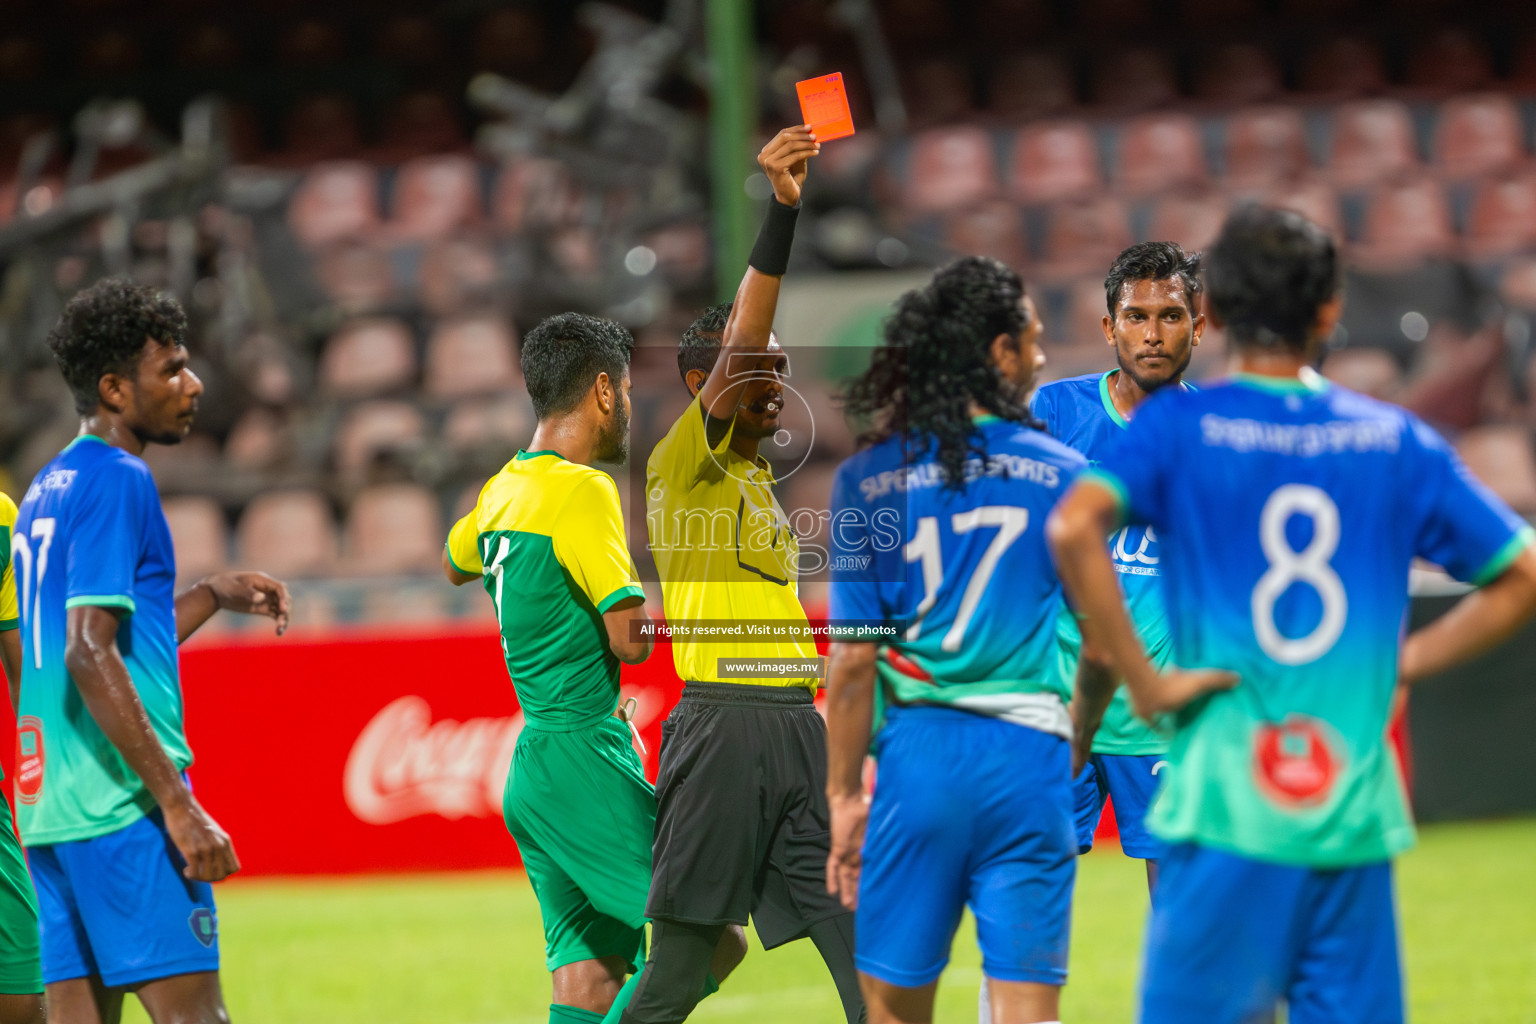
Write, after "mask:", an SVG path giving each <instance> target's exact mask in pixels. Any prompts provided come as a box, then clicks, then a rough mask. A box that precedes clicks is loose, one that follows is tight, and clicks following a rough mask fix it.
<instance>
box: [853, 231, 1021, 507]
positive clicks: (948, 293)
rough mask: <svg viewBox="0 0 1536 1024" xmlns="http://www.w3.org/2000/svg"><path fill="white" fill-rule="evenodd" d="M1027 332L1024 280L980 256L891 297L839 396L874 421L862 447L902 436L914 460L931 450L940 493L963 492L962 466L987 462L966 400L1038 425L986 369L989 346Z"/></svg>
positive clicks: (990, 366) (990, 367) (992, 368)
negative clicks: (867, 353)
mask: <svg viewBox="0 0 1536 1024" xmlns="http://www.w3.org/2000/svg"><path fill="white" fill-rule="evenodd" d="M1028 325H1029V318H1028V315H1027V314H1026V313H1025V311H1024V282H1023V280H1022V279H1021V278H1020V277H1019V275H1018V274H1016V273H1014V272H1013V271H1012V270H1010V269H1008V268H1007V267H1006V266H1004V265H1003V264H1001V263H999V262H998V261H997V260H993V259H988V258H986V257H984V256H966V257H964V258H962V259H958V260H955V261H954V262H953V263H951V264H949V265H948V266H946V267H944V268H942V269H941V270H939V271H938V272H937V273H936V274H934V275H933V280H932V281H930V282H929V283H928V284H926V285H924V286H923V287H922V288H914V289H912V290H911V291H909V292H907V293H906V294H905V295H903V296H902V297H901V298H900V299H897V300H896V311H895V312H894V313H893V314H891V317H890V319H888V320H887V321H886V322H885V336H884V338H882V339H881V342H880V345H879V347H878V348H876V349H875V351H874V353H873V354H872V356H871V358H870V364H869V369H868V370H865V371H864V373H863V375H861V376H860V377H858V378H857V379H855V380H854V381H853V382H852V383H851V384H850V385H849V386H848V389H847V391H846V392H845V394H844V396H843V404H844V408H845V409H846V411H847V412H848V413H849V414H850V415H852V416H853V417H855V418H857V419H864V420H866V421H867V422H870V423H872V424H874V426H873V428H872V429H871V430H869V431H867V432H865V433H864V434H862V435H861V436H860V438H859V441H860V443H861V444H877V443H879V442H881V441H884V440H886V439H887V438H890V437H895V436H898V435H899V436H903V437H905V439H906V441H907V451H908V455H909V456H911V457H917V456H919V455H921V454H922V452H923V451H924V450H925V449H926V448H927V446H928V445H930V444H936V445H937V459H938V462H939V464H940V465H941V466H943V467H944V475H945V481H944V484H945V487H946V488H948V489H952V490H961V489H962V488H964V487H965V483H966V477H965V463H966V460H967V459H969V458H970V457H971V456H973V455H975V456H979V457H980V458H982V459H983V460H985V459H986V458H987V449H986V438H985V437H984V435H983V434H982V433H981V431H980V430H979V429H978V428H977V426H976V424H975V422H974V421H973V420H972V418H971V403H973V402H974V403H975V404H977V405H979V406H981V407H982V408H984V409H987V410H988V411H990V412H991V413H993V414H994V415H996V416H998V417H1000V418H1002V419H1005V420H1012V421H1014V422H1015V423H1027V424H1029V425H1031V426H1038V424H1037V423H1036V422H1035V420H1034V418H1033V417H1032V416H1031V415H1030V414H1029V405H1028V404H1027V403H1026V401H1025V399H1026V395H1024V394H1021V393H1018V392H1016V391H1015V390H1014V389H1013V388H1011V387H1009V386H1008V385H1007V384H1006V383H1005V382H1004V381H1003V379H1002V378H1001V377H1000V376H999V375H998V372H997V368H996V367H995V366H994V365H993V364H992V362H991V358H992V341H993V339H995V338H996V337H997V336H998V335H999V334H1006V335H1009V336H1011V337H1015V338H1017V337H1018V336H1019V335H1020V334H1022V333H1023V332H1024V328H1025V327H1027V326H1028Z"/></svg>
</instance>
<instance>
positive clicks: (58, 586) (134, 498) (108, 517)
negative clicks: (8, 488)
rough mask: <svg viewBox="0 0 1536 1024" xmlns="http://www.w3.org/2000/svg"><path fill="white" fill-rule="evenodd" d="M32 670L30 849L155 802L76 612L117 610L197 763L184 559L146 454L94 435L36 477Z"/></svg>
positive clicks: (19, 552)
mask: <svg viewBox="0 0 1536 1024" xmlns="http://www.w3.org/2000/svg"><path fill="white" fill-rule="evenodd" d="M11 559H12V562H13V564H14V565H15V568H16V582H17V593H18V596H19V597H20V604H21V636H22V651H23V664H24V665H25V679H24V680H23V684H22V687H21V707H20V708H18V709H17V714H18V717H19V721H18V743H17V746H18V750H19V751H20V756H19V758H18V761H17V778H18V782H17V790H18V796H17V803H18V804H19V806H18V807H17V818H18V819H19V821H20V824H21V836H22V840H23V841H24V842H25V843H26V844H27V845H29V846H36V845H39V844H45V843H61V842H72V841H74V840H79V839H89V838H92V837H94V836H99V835H104V834H106V833H108V832H114V831H116V830H117V829H120V828H122V827H124V826H125V825H130V824H132V823H133V822H135V821H137V820H138V819H139V818H141V817H142V816H143V815H144V814H145V813H147V812H148V811H149V810H150V809H151V808H153V807H154V798H153V797H152V796H151V795H150V793H149V790H148V789H146V788H145V786H144V783H143V782H142V781H141V780H140V779H139V777H138V776H137V775H136V774H134V772H133V770H132V769H131V768H129V767H128V763H127V762H126V761H124V760H123V758H122V756H121V755H120V754H119V753H118V752H117V748H116V747H114V746H113V745H112V742H111V741H110V740H108V739H107V737H106V734H105V733H103V732H102V731H101V729H100V728H99V727H98V726H97V725H96V720H95V719H94V718H93V717H92V716H91V713H90V711H89V710H88V709H87V708H86V707H85V705H84V703H83V702H82V701H81V699H80V693H79V691H78V690H77V689H76V688H75V681H74V678H73V677H72V676H71V675H70V673H69V670H68V668H67V667H66V666H65V664H64V648H65V632H66V622H67V619H68V616H69V609H71V608H74V607H77V606H80V605H91V606H95V607H99V608H109V609H113V610H115V611H116V612H117V614H118V615H119V616H120V624H119V625H118V630H117V649H118V651H119V652H120V653H121V654H122V658H123V663H124V664H125V665H126V666H127V668H128V674H129V676H130V677H131V678H132V679H133V685H134V689H135V690H137V691H138V695H139V701H140V702H141V703H142V704H143V705H144V711H145V713H146V714H147V715H148V716H149V721H150V724H151V725H153V726H154V729H155V732H156V734H157V735H158V736H159V737H160V742H161V744H162V745H163V746H164V747H165V752H166V755H167V756H168V757H169V758H170V759H171V761H172V762H173V763H175V765H176V767H177V768H186V767H187V766H188V765H190V764H191V763H192V751H191V749H190V748H189V747H188V746H187V737H186V730H185V728H184V727H183V724H182V700H181V680H180V676H179V673H178V667H177V651H176V596H175V582H176V557H175V552H174V550H173V548H172V545H171V532H170V529H169V527H167V525H166V522H165V513H164V512H162V511H161V508H160V496H159V492H158V491H157V490H156V489H155V481H154V478H153V477H152V476H150V472H149V467H148V466H146V465H145V464H144V460H143V459H140V458H138V457H137V456H134V455H131V454H129V453H128V452H125V451H123V450H122V449H121V448H117V447H114V446H112V445H109V444H107V443H106V442H105V441H103V440H102V439H101V438H99V437H95V436H92V435H83V436H81V437H77V438H75V440H74V441H72V442H71V443H70V445H69V446H68V447H67V448H65V449H64V450H63V451H62V452H60V453H59V454H58V455H57V456H55V457H54V459H53V461H52V462H50V463H48V465H46V466H44V467H43V469H42V471H41V472H39V473H38V474H37V479H35V480H34V481H33V482H32V486H31V487H29V488H28V489H27V494H26V497H25V498H24V499H23V500H22V503H21V510H20V514H19V515H18V516H17V519H16V529H15V532H14V534H13V535H12V537H11Z"/></svg>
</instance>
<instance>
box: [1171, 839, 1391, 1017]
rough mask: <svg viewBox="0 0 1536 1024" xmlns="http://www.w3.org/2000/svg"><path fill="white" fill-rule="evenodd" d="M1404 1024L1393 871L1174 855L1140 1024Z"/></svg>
mask: <svg viewBox="0 0 1536 1024" xmlns="http://www.w3.org/2000/svg"><path fill="white" fill-rule="evenodd" d="M1282 1001H1283V1002H1285V1003H1286V1004H1287V1007H1288V1009H1289V1017H1288V1019H1289V1021H1290V1024H1401V1022H1402V1021H1403V1019H1404V1018H1403V976H1402V967H1401V963H1400V960H1399V954H1398V938H1397V908H1396V900H1395V899H1394V897H1393V892H1392V864H1391V862H1390V861H1380V862H1377V863H1373V864H1365V865H1361V866H1359V867H1351V868H1342V869H1336V870H1321V869H1317V868H1308V867H1297V866H1292V865H1284V864H1273V863H1269V862H1265V861H1259V860H1254V859H1252V858H1249V857H1243V856H1240V855H1238V854H1234V853H1227V852H1224V851H1221V850H1214V849H1211V848H1210V847H1204V846H1198V845H1195V844H1192V843H1181V844H1177V845H1174V846H1170V847H1169V848H1168V853H1167V855H1166V856H1164V857H1163V858H1162V860H1161V861H1160V863H1159V874H1158V879H1157V899H1156V900H1153V901H1152V916H1151V917H1150V919H1149V920H1148V922H1147V943H1146V951H1145V959H1144V962H1143V964H1142V981H1141V1022H1142V1024H1187V1022H1189V1021H1200V1022H1202V1024H1259V1022H1266V1024H1267V1022H1269V1021H1272V1020H1274V1008H1275V1005H1276V1003H1278V1002H1282Z"/></svg>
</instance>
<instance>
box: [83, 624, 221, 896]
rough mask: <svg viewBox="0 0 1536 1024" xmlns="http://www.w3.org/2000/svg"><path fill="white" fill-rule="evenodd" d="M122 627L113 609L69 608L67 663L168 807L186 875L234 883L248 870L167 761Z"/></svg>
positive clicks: (111, 737)
mask: <svg viewBox="0 0 1536 1024" xmlns="http://www.w3.org/2000/svg"><path fill="white" fill-rule="evenodd" d="M117 630H118V613H117V612H116V611H114V610H112V609H108V608H99V607H96V606H93V605H81V606H79V607H75V608H71V609H69V617H68V620H67V623H66V629H65V642H64V666H65V668H67V669H68V670H69V674H70V677H71V678H72V679H73V680H74V683H75V687H76V689H78V690H79V691H80V697H81V699H82V700H83V701H84V702H85V708H86V710H87V711H89V712H90V714H91V718H92V719H94V720H95V722H96V725H97V726H98V727H99V728H100V729H101V731H102V733H103V734H104V735H105V736H106V737H107V740H108V741H109V742H111V744H112V746H114V747H115V748H117V752H118V753H119V754H121V755H122V757H123V760H124V761H126V762H127V763H128V767H129V768H131V769H132V770H133V772H134V773H135V774H136V775H138V777H139V778H140V779H142V780H143V782H144V785H145V787H146V788H148V790H149V792H150V794H151V795H152V796H154V798H155V803H157V804H158V805H159V806H160V810H161V812H162V813H164V815H165V827H166V831H168V832H169V833H170V836H171V840H172V842H174V843H175V844H176V848H177V849H178V850H180V851H181V855H182V856H183V857H184V858H185V859H186V862H187V866H186V868H185V869H184V871H183V874H185V875H186V876H187V877H188V878H193V879H198V880H201V881H205V882H217V881H219V880H220V879H223V878H227V877H228V876H229V875H232V874H234V873H235V872H236V871H239V870H240V861H239V859H238V858H237V857H236V856H235V848H234V844H233V843H231V842H230V838H229V834H228V833H226V832H225V831H224V830H223V829H222V828H220V827H219V825H218V823H217V822H216V821H214V820H213V818H211V817H209V815H208V812H207V811H204V810H203V808H202V806H201V805H199V804H198V802H197V800H196V798H194V797H193V796H192V791H191V790H190V789H188V788H187V784H186V782H185V781H183V780H182V777H181V773H180V772H178V771H177V770H176V765H175V764H174V763H172V761H171V759H170V758H169V757H168V756H166V753H165V748H164V747H162V746H161V745H160V737H159V736H158V735H156V733H155V728H154V726H153V725H151V724H150V721H149V716H148V714H146V713H145V711H144V705H143V703H142V702H141V701H140V700H139V693H138V690H137V689H136V688H135V687H134V685H133V679H132V678H131V677H130V676H129V674H128V666H126V665H125V664H123V656H122V653H121V652H120V651H119V650H118V648H117Z"/></svg>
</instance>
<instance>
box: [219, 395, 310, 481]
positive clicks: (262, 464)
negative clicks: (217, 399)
mask: <svg viewBox="0 0 1536 1024" xmlns="http://www.w3.org/2000/svg"><path fill="white" fill-rule="evenodd" d="M292 448H293V444H292V438H291V436H290V432H289V430H288V429H287V427H286V425H285V423H284V421H283V418H282V416H281V415H279V414H278V413H276V412H274V411H273V410H271V409H268V408H266V407H265V406H260V405H254V406H252V407H251V408H249V409H247V410H246V411H245V412H244V413H242V414H241V415H240V418H239V419H238V420H236V421H235V424H234V426H232V427H230V428H229V435H228V436H227V437H225V438H224V451H223V456H224V461H226V462H227V463H229V464H230V465H231V466H234V467H236V468H237V469H242V470H247V471H251V470H263V469H269V468H271V467H273V466H276V465H277V464H278V463H280V462H282V461H283V460H284V459H285V458H286V457H287V456H288V455H289V454H290V453H291V451H292Z"/></svg>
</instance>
